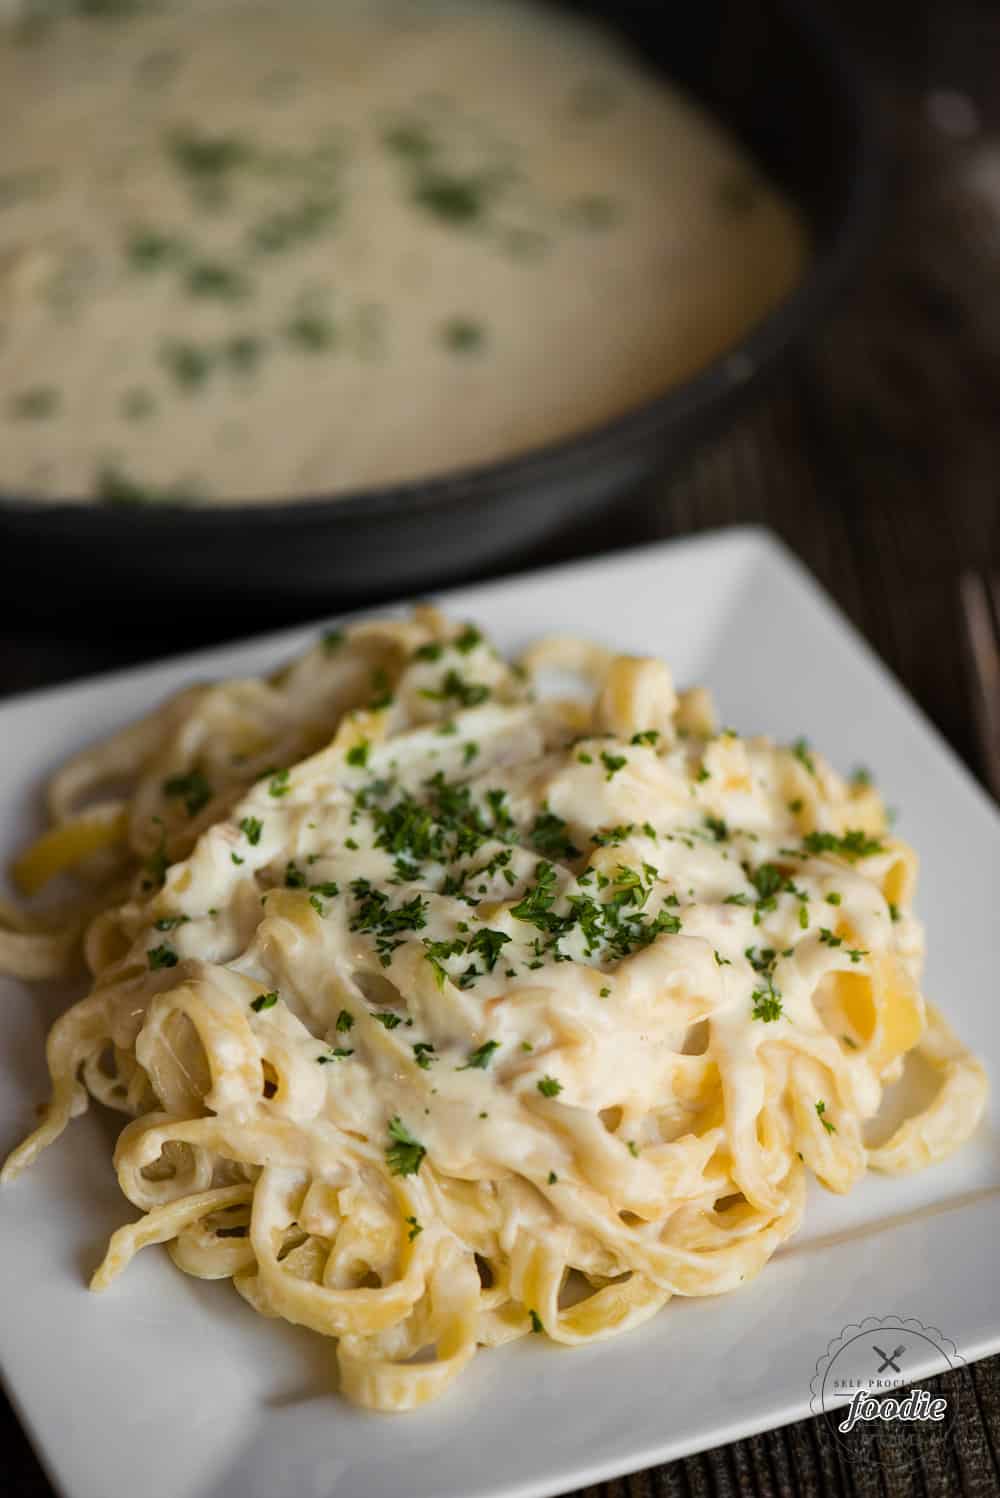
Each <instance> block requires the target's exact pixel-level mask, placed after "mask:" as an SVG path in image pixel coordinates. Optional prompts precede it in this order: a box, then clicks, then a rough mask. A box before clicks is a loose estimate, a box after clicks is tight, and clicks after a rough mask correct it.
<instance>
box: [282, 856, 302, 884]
mask: <svg viewBox="0 0 1000 1498" xmlns="http://www.w3.org/2000/svg"><path fill="white" fill-rule="evenodd" d="M305 887H306V876H305V873H304V872H303V870H302V869H300V868H299V866H298V864H297V863H296V862H295V860H294V858H293V859H290V860H289V861H288V863H286V864H285V888H286V889H305Z"/></svg>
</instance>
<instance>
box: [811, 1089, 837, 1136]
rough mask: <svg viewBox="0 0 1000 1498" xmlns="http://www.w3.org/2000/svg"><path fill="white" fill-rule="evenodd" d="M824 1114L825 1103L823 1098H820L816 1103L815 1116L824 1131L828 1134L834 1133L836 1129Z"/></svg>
mask: <svg viewBox="0 0 1000 1498" xmlns="http://www.w3.org/2000/svg"><path fill="white" fill-rule="evenodd" d="M825 1114H826V1104H825V1103H824V1102H823V1100H822V1098H821V1099H820V1101H819V1102H818V1103H817V1104H816V1117H817V1118H818V1119H819V1121H820V1123H821V1124H822V1125H823V1127H824V1129H825V1130H826V1132H827V1133H828V1134H836V1132H837V1130H836V1128H835V1126H834V1125H833V1124H832V1123H831V1122H830V1120H829V1119H828V1118H827V1117H825Z"/></svg>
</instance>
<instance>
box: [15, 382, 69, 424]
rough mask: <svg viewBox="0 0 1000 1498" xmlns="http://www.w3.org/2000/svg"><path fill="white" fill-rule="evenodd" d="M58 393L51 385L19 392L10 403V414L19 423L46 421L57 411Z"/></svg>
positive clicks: (33, 387)
mask: <svg viewBox="0 0 1000 1498" xmlns="http://www.w3.org/2000/svg"><path fill="white" fill-rule="evenodd" d="M59 400H60V396H59V391H58V390H55V389H53V387H52V386H51V385H34V386H32V388H31V389H30V390H20V391H18V393H17V395H15V396H14V398H13V400H12V401H11V413H12V415H14V416H16V417H18V418H19V419H20V420H21V421H47V420H48V418H49V417H50V416H54V415H55V414H56V412H57V411H58V409H59Z"/></svg>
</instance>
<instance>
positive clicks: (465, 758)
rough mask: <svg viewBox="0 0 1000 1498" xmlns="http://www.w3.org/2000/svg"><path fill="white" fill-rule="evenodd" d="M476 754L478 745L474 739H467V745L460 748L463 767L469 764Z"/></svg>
mask: <svg viewBox="0 0 1000 1498" xmlns="http://www.w3.org/2000/svg"><path fill="white" fill-rule="evenodd" d="M478 753H479V745H478V744H477V743H476V742H475V740H474V739H469V741H468V743H466V744H463V746H462V763H463V764H464V765H468V764H471V763H472V761H473V760H474V759H475V757H476V755H477V754H478Z"/></svg>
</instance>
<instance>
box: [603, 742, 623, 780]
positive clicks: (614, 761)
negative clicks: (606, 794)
mask: <svg viewBox="0 0 1000 1498" xmlns="http://www.w3.org/2000/svg"><path fill="white" fill-rule="evenodd" d="M601 764H602V765H603V766H604V768H605V770H607V772H608V773H607V774H606V775H605V777H604V778H605V780H613V779H614V777H615V776H616V775H617V774H618V771H619V770H623V769H624V768H625V766H626V765H627V764H628V759H627V757H626V756H625V755H624V754H609V753H608V751H607V750H606V749H602V750H601Z"/></svg>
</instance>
